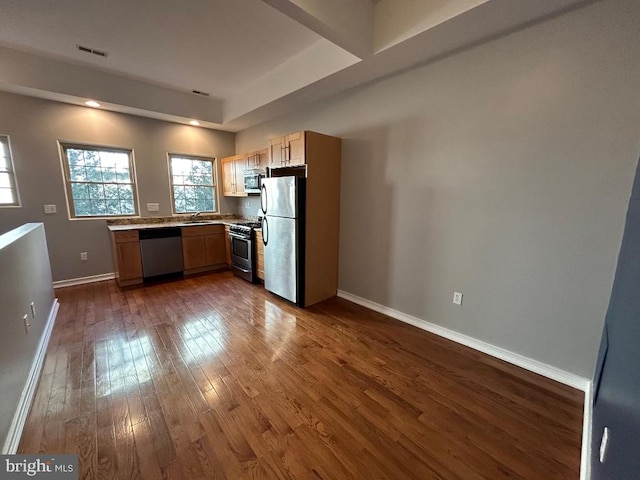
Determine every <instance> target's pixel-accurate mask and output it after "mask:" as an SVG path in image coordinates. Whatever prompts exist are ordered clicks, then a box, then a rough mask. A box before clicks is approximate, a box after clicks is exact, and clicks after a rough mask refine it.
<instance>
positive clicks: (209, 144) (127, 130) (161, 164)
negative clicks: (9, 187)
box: [0, 92, 235, 280]
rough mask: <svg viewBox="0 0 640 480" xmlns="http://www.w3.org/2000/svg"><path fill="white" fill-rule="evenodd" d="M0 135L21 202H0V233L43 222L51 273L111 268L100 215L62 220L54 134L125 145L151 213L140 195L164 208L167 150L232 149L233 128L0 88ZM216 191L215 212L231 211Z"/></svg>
mask: <svg viewBox="0 0 640 480" xmlns="http://www.w3.org/2000/svg"><path fill="white" fill-rule="evenodd" d="M0 134H8V135H9V136H10V139H11V148H12V152H13V160H14V164H15V169H16V173H17V176H18V186H19V189H20V197H21V200H22V208H0V233H3V232H6V231H8V230H10V229H12V228H15V227H17V226H19V225H22V224H23V223H26V222H44V224H45V225H46V229H47V239H48V242H49V253H50V256H51V268H52V271H53V279H54V280H65V279H71V278H79V277H85V276H90V275H98V274H102V273H109V272H113V265H112V260H111V246H110V243H109V235H108V231H107V227H106V221H105V220H86V219H85V220H69V217H68V213H67V206H66V201H65V193H64V183H63V177H62V169H61V163H60V155H59V152H58V146H57V141H58V140H63V141H72V142H78V143H87V144H98V145H108V146H117V147H127V148H132V149H133V151H134V157H135V167H136V173H137V181H138V193H139V201H140V203H139V205H140V212H141V215H143V216H149V215H158V213H155V212H154V213H149V212H147V211H146V204H147V203H148V202H157V203H160V208H161V211H160V212H159V215H171V203H170V202H171V200H170V191H169V173H168V166H167V153H168V152H175V153H184V154H193V155H206V156H214V157H218V158H220V157H224V156H227V155H232V154H233V153H234V151H235V150H234V134H233V133H228V132H219V131H214V130H208V129H204V128H197V127H191V126H186V125H177V124H173V123H168V122H162V121H159V120H152V119H147V118H140V117H134V116H131V115H124V114H119V113H113V112H107V111H104V110H96V109H92V108H88V107H79V106H74V105H66V104H62V103H57V102H51V101H47V100H40V99H35V98H29V97H23V96H19V95H12V94H8V93H1V92H0ZM219 168H220V167H219V165H218V169H219ZM218 178H220V175H218ZM219 198H220V201H221V202H220V207H221V211H222V212H223V213H229V212H232V210H231V208H234V207H235V206H233V205H231V206H230V205H229V204H228V202H227V201H226V200H225V198H224V197H223V196H222V195H220V196H219ZM44 204H56V205H57V210H58V213H57V214H55V215H45V214H44V213H43V209H42V206H43V205H44ZM80 252H87V253H88V260H87V261H81V260H80Z"/></svg>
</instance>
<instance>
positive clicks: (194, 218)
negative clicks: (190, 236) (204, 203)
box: [189, 212, 200, 222]
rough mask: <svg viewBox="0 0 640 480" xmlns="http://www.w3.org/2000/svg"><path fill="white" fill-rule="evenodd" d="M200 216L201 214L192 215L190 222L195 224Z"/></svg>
mask: <svg viewBox="0 0 640 480" xmlns="http://www.w3.org/2000/svg"><path fill="white" fill-rule="evenodd" d="M198 215H200V212H196V213H194V214H193V215H191V218H190V219H189V221H190V222H195V221H196V219H197V218H198Z"/></svg>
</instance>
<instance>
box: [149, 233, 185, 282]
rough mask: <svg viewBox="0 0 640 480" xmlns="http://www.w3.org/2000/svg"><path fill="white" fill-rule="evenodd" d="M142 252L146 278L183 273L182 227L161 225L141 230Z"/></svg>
mask: <svg viewBox="0 0 640 480" xmlns="http://www.w3.org/2000/svg"><path fill="white" fill-rule="evenodd" d="M140 253H141V254H142V276H143V277H144V278H150V277H157V276H159V275H167V274H170V273H182V271H183V270H184V264H183V262H182V234H181V231H180V228H177V227H161V228H148V229H144V230H140Z"/></svg>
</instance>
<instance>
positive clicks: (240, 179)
mask: <svg viewBox="0 0 640 480" xmlns="http://www.w3.org/2000/svg"><path fill="white" fill-rule="evenodd" d="M246 164H247V161H246V158H245V157H244V156H241V157H240V158H237V159H236V160H235V161H234V162H233V167H234V171H235V182H236V183H235V195H234V196H236V197H244V196H246V195H247V194H246V193H245V191H244V169H245V166H246Z"/></svg>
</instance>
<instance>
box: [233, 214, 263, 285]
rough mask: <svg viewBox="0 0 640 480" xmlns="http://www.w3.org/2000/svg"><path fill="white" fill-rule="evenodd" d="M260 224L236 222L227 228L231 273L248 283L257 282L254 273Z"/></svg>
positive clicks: (255, 273)
mask: <svg viewBox="0 0 640 480" xmlns="http://www.w3.org/2000/svg"><path fill="white" fill-rule="evenodd" d="M260 226H261V224H260V222H249V221H247V222H237V223H234V224H231V225H230V226H229V242H230V252H231V271H232V272H233V273H234V274H236V275H237V276H239V277H240V278H243V279H245V280H246V281H248V282H251V283H256V282H257V281H258V277H257V272H256V270H257V269H256V242H255V240H256V236H255V232H254V231H253V229H254V228H260Z"/></svg>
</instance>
